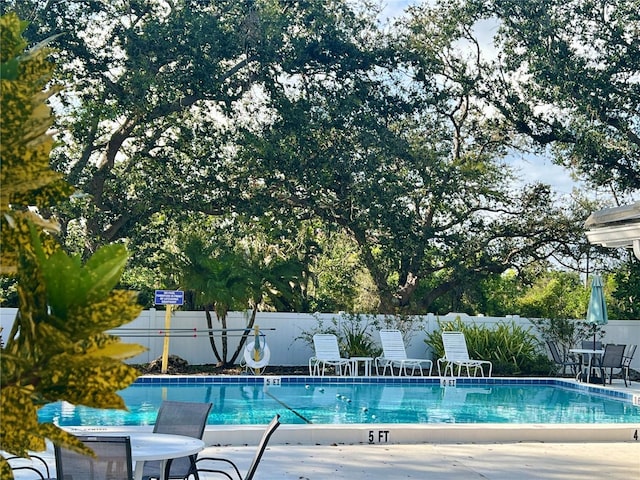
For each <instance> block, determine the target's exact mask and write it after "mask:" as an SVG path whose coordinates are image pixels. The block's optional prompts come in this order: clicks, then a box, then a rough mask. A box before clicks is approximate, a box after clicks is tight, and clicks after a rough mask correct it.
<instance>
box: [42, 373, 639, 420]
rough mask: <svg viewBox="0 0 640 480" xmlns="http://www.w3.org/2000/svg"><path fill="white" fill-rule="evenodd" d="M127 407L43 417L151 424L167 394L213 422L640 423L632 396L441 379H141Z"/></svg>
mask: <svg viewBox="0 0 640 480" xmlns="http://www.w3.org/2000/svg"><path fill="white" fill-rule="evenodd" d="M120 393H121V395H122V397H123V398H124V400H125V403H126V405H127V406H128V408H129V411H128V412H126V411H119V410H100V409H93V408H88V407H81V406H74V405H70V404H67V403H60V402H59V403H54V404H50V405H46V406H44V407H43V408H41V409H40V411H39V413H38V416H39V420H40V421H41V422H54V423H56V424H57V425H59V426H94V425H95V426H122V425H152V424H153V422H154V421H155V418H156V415H157V411H158V407H159V406H160V403H161V402H162V401H163V400H165V399H166V400H174V401H189V402H212V403H213V407H212V409H211V413H210V415H209V419H208V424H210V425H252V424H266V423H268V422H269V420H270V419H271V418H272V417H273V415H274V414H275V413H279V414H280V415H281V417H282V418H281V421H282V423H289V424H303V423H313V424H367V423H389V424H400V423H410V424H416V423H418V424H429V423H515V424H521V423H540V424H565V423H566V424H570V423H583V424H593V423H603V424H604V423H640V407H638V406H635V405H633V404H632V403H631V402H629V401H626V400H622V399H616V398H613V397H609V396H605V395H600V394H597V393H593V392H589V391H587V390H580V389H575V388H568V387H563V386H561V385H531V384H518V383H507V384H504V385H502V384H494V383H488V384H486V385H483V384H481V383H474V384H471V385H465V384H462V385H461V384H458V386H450V387H441V386H440V384H439V383H435V382H430V383H373V382H372V383H364V382H360V383H347V382H341V383H332V382H330V381H326V382H313V383H308V384H305V383H283V384H282V385H280V386H275V387H266V388H265V387H264V386H263V385H262V384H261V383H256V382H253V383H251V382H247V383H233V384H231V383H228V384H226V383H220V382H217V383H195V384H176V383H168V384H163V383H146V384H144V383H142V384H139V383H136V384H134V385H132V386H130V387H129V388H127V389H125V390H123V391H122V392H120Z"/></svg>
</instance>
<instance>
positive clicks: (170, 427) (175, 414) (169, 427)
mask: <svg viewBox="0 0 640 480" xmlns="http://www.w3.org/2000/svg"><path fill="white" fill-rule="evenodd" d="M210 410H211V403H200V402H175V401H169V400H165V401H163V402H162V404H161V405H160V410H159V411H158V416H157V417H156V423H155V425H154V427H153V432H154V433H170V434H173V435H184V436H187V437H193V438H199V439H202V436H203V434H204V429H205V427H206V425H207V417H208V416H209V411H210ZM195 461H196V455H190V456H188V457H180V458H174V459H173V460H170V461H168V462H167V465H166V469H167V471H168V475H167V477H166V478H170V479H175V478H181V479H186V478H188V477H189V476H191V475H193V476H194V477H195V478H196V480H198V474H197V472H196V465H195ZM161 466H162V462H160V461H150V462H145V464H144V469H143V471H142V478H143V479H145V480H147V479H151V478H161V472H160V468H161Z"/></svg>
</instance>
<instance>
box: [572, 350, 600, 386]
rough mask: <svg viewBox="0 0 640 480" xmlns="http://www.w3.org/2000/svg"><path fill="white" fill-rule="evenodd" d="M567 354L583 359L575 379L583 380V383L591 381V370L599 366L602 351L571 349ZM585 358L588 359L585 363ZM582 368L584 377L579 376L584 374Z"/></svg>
mask: <svg viewBox="0 0 640 480" xmlns="http://www.w3.org/2000/svg"><path fill="white" fill-rule="evenodd" d="M569 352H571V353H577V354H578V355H580V357H581V358H582V359H583V361H582V364H583V368H582V370H581V371H580V372H579V373H578V375H577V377H576V379H577V380H578V381H582V379H584V381H585V382H587V383H589V381H590V380H591V370H592V369H593V368H596V367H598V366H599V364H600V361H601V359H602V355H603V354H604V350H602V349H593V348H572V349H570V350H569ZM585 357H586V358H588V360H587V361H586V362H585V361H584V359H585ZM584 367H586V375H584V376H582V375H581V374H582V372H584Z"/></svg>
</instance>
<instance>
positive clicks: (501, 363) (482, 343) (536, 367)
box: [425, 317, 551, 375]
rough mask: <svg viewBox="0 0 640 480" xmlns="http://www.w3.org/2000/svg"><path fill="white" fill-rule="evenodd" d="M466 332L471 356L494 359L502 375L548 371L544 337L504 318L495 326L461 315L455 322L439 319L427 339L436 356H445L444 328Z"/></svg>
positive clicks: (548, 365) (535, 373) (534, 373)
mask: <svg viewBox="0 0 640 480" xmlns="http://www.w3.org/2000/svg"><path fill="white" fill-rule="evenodd" d="M446 331H457V332H463V333H464V336H465V339H466V341H467V349H468V350H469V356H470V357H471V358H476V359H482V360H490V361H491V362H492V363H493V372H494V374H498V375H540V374H547V373H549V371H550V369H551V362H550V360H548V359H547V356H546V355H545V354H544V350H543V346H542V344H541V342H540V340H539V339H538V338H537V337H536V335H534V334H533V333H532V332H531V328H525V327H523V326H521V325H518V324H516V323H515V322H501V323H498V324H497V325H496V327H495V328H488V327H487V326H486V325H478V324H467V323H464V322H462V320H460V317H456V319H455V320H454V321H452V322H440V321H438V329H437V330H434V331H433V332H431V333H427V338H426V339H425V343H426V344H427V345H429V346H430V347H431V349H432V350H433V352H434V356H435V358H434V360H435V359H437V358H441V357H443V356H444V346H443V345H442V332H446Z"/></svg>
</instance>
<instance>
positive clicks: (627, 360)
mask: <svg viewBox="0 0 640 480" xmlns="http://www.w3.org/2000/svg"><path fill="white" fill-rule="evenodd" d="M637 347H638V346H637V345H629V346H628V347H627V351H626V352H625V353H624V357H622V378H624V379H625V380H624V386H625V387H626V386H627V382H629V385H631V379H629V368H631V362H632V360H633V355H634V354H635V353H636V348H637Z"/></svg>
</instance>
